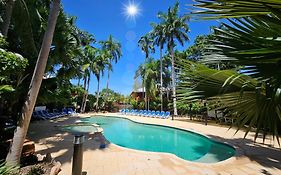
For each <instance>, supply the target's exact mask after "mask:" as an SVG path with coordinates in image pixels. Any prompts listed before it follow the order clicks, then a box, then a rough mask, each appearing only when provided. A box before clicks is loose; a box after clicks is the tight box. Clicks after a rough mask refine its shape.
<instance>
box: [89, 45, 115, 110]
mask: <svg viewBox="0 0 281 175" xmlns="http://www.w3.org/2000/svg"><path fill="white" fill-rule="evenodd" d="M110 56H111V55H110V52H109V51H108V50H99V54H98V55H97V57H96V59H95V60H94V61H93V63H92V64H91V66H90V69H91V71H92V72H93V74H94V75H95V76H96V78H97V81H98V84H97V85H98V87H97V94H96V111H98V110H99V91H100V78H101V76H103V74H104V69H105V68H106V66H107V65H108V64H109V59H108V57H110Z"/></svg>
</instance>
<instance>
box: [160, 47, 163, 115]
mask: <svg viewBox="0 0 281 175" xmlns="http://www.w3.org/2000/svg"><path fill="white" fill-rule="evenodd" d="M160 100H161V111H163V62H162V48H161V47H160Z"/></svg>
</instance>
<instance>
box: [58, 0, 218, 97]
mask: <svg viewBox="0 0 281 175" xmlns="http://www.w3.org/2000/svg"><path fill="white" fill-rule="evenodd" d="M175 2H176V0H134V1H132V0H79V1H77V0H62V4H63V8H64V11H65V12H66V13H67V14H68V15H71V16H76V17H77V21H76V24H77V26H78V27H79V28H80V29H81V30H85V31H87V32H89V33H91V34H93V35H94V37H95V38H96V40H97V41H100V40H106V39H108V36H109V35H110V34H112V35H113V37H114V39H116V40H118V41H119V42H120V43H121V45H122V57H121V58H120V60H119V61H118V62H117V64H114V65H113V72H111V77H110V83H109V88H110V89H112V90H114V91H116V92H119V93H121V94H124V95H129V94H130V93H131V91H132V89H133V84H134V74H135V71H136V69H137V68H138V66H139V65H140V64H142V63H143V62H144V59H145V54H144V53H143V52H142V51H141V49H140V48H139V47H138V44H137V42H138V40H139V38H140V37H141V36H143V35H144V34H146V33H148V32H149V31H150V30H151V26H150V23H151V22H159V20H158V19H157V14H158V12H160V11H162V12H167V10H168V8H169V7H170V6H173V5H174V4H175ZM179 3H180V14H181V15H183V14H188V13H189V12H190V11H189V10H188V9H189V5H190V4H192V3H193V1H192V0H179ZM129 4H136V5H137V6H138V9H139V14H138V15H137V16H136V17H135V19H131V18H127V16H126V13H125V11H126V10H125V9H126V8H125V6H127V5H129ZM188 24H189V28H190V32H189V34H188V35H189V39H190V41H189V42H187V43H186V44H185V45H184V46H183V47H178V49H179V50H182V49H185V48H187V47H188V46H190V45H191V44H192V43H193V42H194V39H195V38H196V36H198V35H202V34H208V33H209V32H210V26H214V25H218V22H217V21H194V20H192V19H191V20H190V21H189V22H188ZM157 49H158V48H156V53H155V54H154V55H151V57H153V58H155V59H159V56H158V55H159V54H158V52H157V51H158V50H157ZM92 77H93V78H92V80H91V82H90V90H89V91H90V93H92V94H94V93H95V91H96V89H97V81H96V79H95V77H94V76H93V75H92ZM106 81H107V71H105V72H104V77H103V78H102V79H101V84H100V89H103V88H105V87H106ZM72 83H73V84H77V80H72Z"/></svg>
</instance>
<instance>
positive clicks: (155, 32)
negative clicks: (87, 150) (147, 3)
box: [151, 23, 166, 111]
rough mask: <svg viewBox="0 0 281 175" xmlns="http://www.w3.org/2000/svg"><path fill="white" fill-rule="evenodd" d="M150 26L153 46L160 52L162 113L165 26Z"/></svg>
mask: <svg viewBox="0 0 281 175" xmlns="http://www.w3.org/2000/svg"><path fill="white" fill-rule="evenodd" d="M151 26H152V28H153V29H152V32H151V33H152V37H153V39H154V45H157V46H158V47H159V50H160V101H161V111H163V60H162V59H163V58H162V51H163V47H164V44H165V42H166V37H165V31H164V29H165V26H164V25H163V24H162V25H161V24H155V23H151Z"/></svg>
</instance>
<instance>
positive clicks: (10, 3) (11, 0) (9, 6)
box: [1, 0, 16, 38]
mask: <svg viewBox="0 0 281 175" xmlns="http://www.w3.org/2000/svg"><path fill="white" fill-rule="evenodd" d="M15 1H16V0H7V2H6V8H5V15H4V19H3V24H2V29H1V32H2V35H3V36H4V37H5V38H6V37H7V35H8V30H9V26H10V22H11V18H12V13H13V7H14V4H15Z"/></svg>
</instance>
